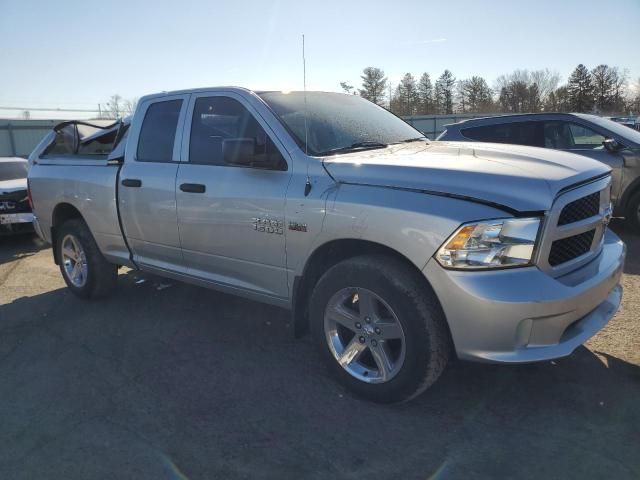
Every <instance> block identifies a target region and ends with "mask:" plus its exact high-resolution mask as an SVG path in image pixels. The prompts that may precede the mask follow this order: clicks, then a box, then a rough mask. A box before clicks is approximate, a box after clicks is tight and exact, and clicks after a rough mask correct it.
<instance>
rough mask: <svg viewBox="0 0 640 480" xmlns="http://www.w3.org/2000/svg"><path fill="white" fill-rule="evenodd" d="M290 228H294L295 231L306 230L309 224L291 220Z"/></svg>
mask: <svg viewBox="0 0 640 480" xmlns="http://www.w3.org/2000/svg"><path fill="white" fill-rule="evenodd" d="M289 230H293V231H294V232H306V231H307V224H306V223H298V222H289Z"/></svg>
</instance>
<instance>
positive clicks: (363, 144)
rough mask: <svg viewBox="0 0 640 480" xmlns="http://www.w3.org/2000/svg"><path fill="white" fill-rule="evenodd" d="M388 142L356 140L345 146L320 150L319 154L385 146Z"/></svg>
mask: <svg viewBox="0 0 640 480" xmlns="http://www.w3.org/2000/svg"><path fill="white" fill-rule="evenodd" d="M387 146H388V144H386V143H381V142H356V143H352V144H351V145H348V146H346V147H338V148H332V149H330V150H325V151H324V152H321V155H330V154H332V153H340V152H351V151H354V150H369V149H373V148H385V147H387Z"/></svg>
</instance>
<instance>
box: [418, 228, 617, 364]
mask: <svg viewBox="0 0 640 480" xmlns="http://www.w3.org/2000/svg"><path fill="white" fill-rule="evenodd" d="M625 254H626V247H625V245H624V243H623V242H622V241H621V240H620V239H619V238H618V237H617V236H616V235H615V234H614V233H613V232H611V231H607V232H606V233H605V236H604V242H603V247H602V252H601V253H600V254H599V255H598V256H597V257H596V258H595V259H593V261H591V262H590V263H588V264H586V265H584V266H582V267H581V268H579V269H577V270H574V271H573V272H570V273H568V274H566V275H564V276H562V277H558V278H553V277H551V276H550V275H548V274H546V273H544V272H542V271H541V270H539V269H538V268H537V267H527V268H515V269H504V270H493V271H486V272H478V271H475V272H471V271H454V270H446V269H444V268H442V267H441V266H440V265H439V264H438V262H437V261H435V260H434V259H431V260H430V261H429V262H428V263H427V265H426V266H425V268H424V270H423V272H424V274H425V276H426V277H427V279H428V280H429V282H430V283H431V285H432V287H433V289H434V290H435V292H436V294H437V295H438V298H439V299H440V303H441V305H442V308H443V310H444V313H445V315H446V317H447V321H448V323H449V328H450V330H451V335H452V337H453V343H454V345H455V348H456V352H457V354H458V357H459V358H462V359H467V360H477V361H486V362H500V363H521V362H535V361H541V360H549V359H552V358H558V357H563V356H566V355H569V354H570V353H571V352H573V350H575V349H576V348H577V347H578V346H580V345H582V344H583V343H584V342H585V341H587V340H588V339H589V338H591V337H592V336H593V335H595V334H596V333H597V332H598V331H599V330H600V329H602V328H603V327H604V326H605V325H606V324H607V322H608V321H609V320H610V319H611V318H612V317H613V315H614V314H615V313H616V311H617V310H618V307H619V306H620V302H621V299H622V287H621V286H620V285H619V282H620V277H621V275H622V269H623V266H624V259H625Z"/></svg>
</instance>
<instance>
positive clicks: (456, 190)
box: [324, 142, 611, 212]
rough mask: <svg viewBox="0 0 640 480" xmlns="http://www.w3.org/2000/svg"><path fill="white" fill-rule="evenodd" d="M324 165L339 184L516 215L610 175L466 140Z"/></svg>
mask: <svg viewBox="0 0 640 480" xmlns="http://www.w3.org/2000/svg"><path fill="white" fill-rule="evenodd" d="M324 165H325V168H326V169H327V171H328V172H329V174H330V175H331V176H332V177H333V178H334V179H335V180H336V181H337V182H339V183H349V184H356V185H374V186H380V187H391V188H402V189H408V190H418V191H424V192H426V193H436V194H443V195H452V196H456V197H464V198H469V199H473V200H476V201H481V202H483V203H489V204H494V205H498V206H503V207H507V208H509V209H512V210H517V211H519V212H527V211H543V210H548V209H549V208H550V207H551V204H552V203H553V200H554V199H555V197H556V196H557V194H558V192H560V191H561V190H563V189H566V188H567V187H570V186H572V185H575V184H577V183H583V182H585V181H588V180H590V179H592V178H595V177H600V176H603V175H606V174H607V173H608V172H610V171H611V169H610V168H609V167H608V166H606V165H604V164H603V163H600V162H598V161H595V160H591V159H589V158H586V157H583V156H579V155H575V154H572V153H566V152H560V151H557V150H550V149H544V148H536V147H523V146H518V145H503V144H490V143H469V142H433V143H430V144H427V143H422V142H414V143H408V144H404V145H391V146H389V147H387V148H384V149H380V150H367V151H364V152H354V153H348V154H343V155H339V156H334V157H329V158H326V159H325V161H324Z"/></svg>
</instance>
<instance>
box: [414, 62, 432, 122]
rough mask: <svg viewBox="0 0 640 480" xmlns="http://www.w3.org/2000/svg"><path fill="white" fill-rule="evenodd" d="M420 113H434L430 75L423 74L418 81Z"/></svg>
mask: <svg viewBox="0 0 640 480" xmlns="http://www.w3.org/2000/svg"><path fill="white" fill-rule="evenodd" d="M418 98H419V101H418V104H419V106H418V112H417V113H419V114H428V113H433V112H434V105H433V104H434V99H433V85H432V83H431V77H430V76H429V74H428V73H426V72H425V73H423V74H422V76H421V77H420V80H418Z"/></svg>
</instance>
